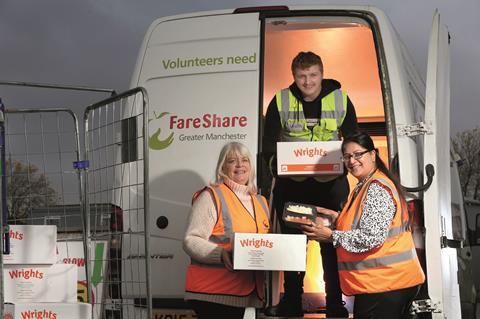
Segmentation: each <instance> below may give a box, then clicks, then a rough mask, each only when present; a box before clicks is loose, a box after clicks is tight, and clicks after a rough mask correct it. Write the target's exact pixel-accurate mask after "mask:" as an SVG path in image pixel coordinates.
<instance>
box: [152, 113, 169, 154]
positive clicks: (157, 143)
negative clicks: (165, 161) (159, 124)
mask: <svg viewBox="0 0 480 319" xmlns="http://www.w3.org/2000/svg"><path fill="white" fill-rule="evenodd" d="M167 114H169V112H162V113H160V114H158V115H157V114H156V113H155V112H153V115H154V117H155V118H154V119H149V120H148V122H149V123H150V122H151V121H153V120H158V119H160V118H162V117H164V116H165V115H167ZM161 132H162V129H161V128H158V129H157V130H156V131H155V133H153V134H152V135H151V136H149V137H148V147H150V148H151V149H152V150H163V149H166V148H167V147H169V146H170V144H172V142H173V132H171V133H170V134H169V135H168V137H167V138H166V139H163V140H161V139H159V136H160V133H161Z"/></svg>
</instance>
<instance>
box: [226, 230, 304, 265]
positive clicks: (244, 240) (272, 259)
mask: <svg viewBox="0 0 480 319" xmlns="http://www.w3.org/2000/svg"><path fill="white" fill-rule="evenodd" d="M306 259H307V236H305V235H287V234H256V233H235V238H234V245H233V268H234V269H247V270H285V271H305V266H306Z"/></svg>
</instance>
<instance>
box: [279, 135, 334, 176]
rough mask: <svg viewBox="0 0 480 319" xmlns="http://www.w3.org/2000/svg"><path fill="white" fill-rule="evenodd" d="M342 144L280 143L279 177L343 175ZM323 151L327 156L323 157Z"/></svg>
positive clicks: (329, 142)
mask: <svg viewBox="0 0 480 319" xmlns="http://www.w3.org/2000/svg"><path fill="white" fill-rule="evenodd" d="M341 146H342V142H341V141H327V142H278V143H277V172H278V175H341V174H343V162H342V150H341ZM323 150H326V151H327V155H326V156H323V155H322V154H323Z"/></svg>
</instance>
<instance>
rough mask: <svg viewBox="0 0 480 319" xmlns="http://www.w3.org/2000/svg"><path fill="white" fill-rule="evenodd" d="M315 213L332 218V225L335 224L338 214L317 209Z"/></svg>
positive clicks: (326, 209)
mask: <svg viewBox="0 0 480 319" xmlns="http://www.w3.org/2000/svg"><path fill="white" fill-rule="evenodd" d="M317 213H320V214H324V215H328V216H330V217H332V224H335V221H336V220H337V218H338V213H337V212H336V211H334V210H331V209H328V208H323V207H317Z"/></svg>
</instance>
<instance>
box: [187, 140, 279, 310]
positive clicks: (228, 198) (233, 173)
mask: <svg viewBox="0 0 480 319" xmlns="http://www.w3.org/2000/svg"><path fill="white" fill-rule="evenodd" d="M215 173H216V174H215V175H216V177H215V182H214V183H212V184H211V185H209V186H206V187H205V188H204V189H202V190H200V191H198V192H197V193H195V194H194V196H193V200H192V211H191V214H190V218H189V221H188V226H187V230H186V233H185V238H184V241H183V247H184V250H185V252H186V253H187V254H188V255H189V256H190V257H191V264H190V265H189V267H188V269H187V275H186V287H185V290H186V292H185V299H186V300H188V302H189V303H190V305H191V306H192V308H193V309H194V310H195V313H196V314H197V317H198V318H199V319H215V318H219V319H221V318H230V319H236V318H238V319H242V318H243V315H244V312H245V308H246V307H256V308H260V307H262V306H263V298H264V291H263V283H264V277H263V275H264V273H263V272H262V271H247V270H234V269H233V263H232V255H231V252H232V241H233V235H234V234H235V233H236V232H240V233H268V231H269V227H270V226H269V221H268V220H269V219H268V205H267V201H266V199H265V198H264V197H263V196H261V195H258V194H256V190H257V189H256V187H255V170H254V168H253V167H252V158H251V155H250V152H249V151H248V149H247V147H246V146H245V145H243V144H241V143H238V142H231V143H228V144H226V145H225V146H224V147H223V148H222V150H221V152H220V155H219V158H218V162H217V168H216V171H215Z"/></svg>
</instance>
